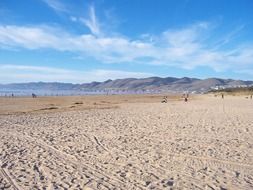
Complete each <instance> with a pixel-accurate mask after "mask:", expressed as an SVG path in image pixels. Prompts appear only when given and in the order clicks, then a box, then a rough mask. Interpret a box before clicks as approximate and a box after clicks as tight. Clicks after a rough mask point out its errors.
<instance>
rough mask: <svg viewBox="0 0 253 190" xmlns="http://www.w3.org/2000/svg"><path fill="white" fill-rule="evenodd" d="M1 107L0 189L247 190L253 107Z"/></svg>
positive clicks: (116, 101) (59, 100) (72, 100)
mask: <svg viewBox="0 0 253 190" xmlns="http://www.w3.org/2000/svg"><path fill="white" fill-rule="evenodd" d="M161 100H162V97H161V96H94V97H46V98H37V99H32V98H13V99H12V98H0V166H1V168H0V189H20V190H23V189H24V190H26V189H87V190H88V189H127V190H128V189H155V190H157V189H194V190H195V189H203V190H206V189H219V190H224V189H253V122H252V118H253V100H250V99H245V98H244V97H232V96H231V97H225V99H224V100H222V99H221V98H219V97H217V98H214V97H211V96H200V97H196V98H194V99H190V101H189V102H187V103H185V102H183V100H181V99H180V98H179V97H171V99H170V98H169V101H168V103H167V104H165V103H164V104H162V103H160V101H161Z"/></svg>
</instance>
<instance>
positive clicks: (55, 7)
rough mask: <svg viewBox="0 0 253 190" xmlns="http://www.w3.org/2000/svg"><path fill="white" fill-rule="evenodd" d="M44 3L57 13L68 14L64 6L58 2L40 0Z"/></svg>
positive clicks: (54, 0)
mask: <svg viewBox="0 0 253 190" xmlns="http://www.w3.org/2000/svg"><path fill="white" fill-rule="evenodd" d="M42 1H44V2H45V3H46V4H47V5H48V6H49V7H51V8H52V9H53V10H55V11H57V12H68V10H67V8H66V6H65V4H63V3H61V1H59V0H42Z"/></svg>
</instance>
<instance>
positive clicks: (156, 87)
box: [0, 77, 253, 93]
mask: <svg viewBox="0 0 253 190" xmlns="http://www.w3.org/2000/svg"><path fill="white" fill-rule="evenodd" d="M251 85H253V81H243V80H233V79H220V78H208V79H197V78H188V77H183V78H175V77H166V78H161V77H149V78H140V79H137V78H126V79H116V80H107V81H104V82H91V83H83V84H72V83H59V82H31V83H12V84H0V90H1V91H4V90H8V91H11V90H30V91H31V90H34V91H37V90H40V91H43V90H44V91H68V90H69V91H87V92H88V91H104V92H105V91H115V92H127V91H129V92H130V91H131V92H140V91H141V92H166V91H168V92H184V91H189V92H196V93H198V92H207V91H209V90H211V89H214V88H226V87H239V86H251Z"/></svg>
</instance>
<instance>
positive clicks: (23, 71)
mask: <svg viewBox="0 0 253 190" xmlns="http://www.w3.org/2000/svg"><path fill="white" fill-rule="evenodd" d="M0 73H1V75H0V83H9V82H10V81H19V82H31V81H43V82H55V81H57V82H72V83H85V82H92V81H105V80H108V79H121V78H143V77H149V76H153V74H151V73H143V72H128V71H121V70H102V69H99V70H90V71H79V70H68V69H60V68H54V67H40V66H28V65H0Z"/></svg>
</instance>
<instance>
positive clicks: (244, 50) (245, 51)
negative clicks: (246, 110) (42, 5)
mask: <svg viewBox="0 0 253 190" xmlns="http://www.w3.org/2000/svg"><path fill="white" fill-rule="evenodd" d="M89 25H90V29H91V31H92V33H91V34H82V35H74V34H70V33H67V32H66V31H64V30H61V29H58V28H52V27H46V26H43V27H41V26H35V27H31V26H15V25H12V26H8V25H7V26H3V25H2V26H1V25H0V48H1V47H2V48H6V47H8V48H27V49H40V48H51V49H55V50H58V51H69V52H75V53H76V54H77V55H78V56H79V57H83V58H85V57H86V56H92V57H94V58H95V59H97V60H98V61H100V62H103V63H141V64H153V65H168V66H175V67H178V68H184V69H193V68H196V67H198V66H207V67H210V68H212V69H214V70H215V71H223V70H228V69H232V70H238V69H248V68H249V67H252V64H253V48H252V46H251V47H250V46H246V45H243V44H238V46H236V47H230V49H221V48H217V44H215V47H216V48H213V47H210V45H209V44H208V37H209V36H208V35H209V34H210V31H209V28H210V24H209V23H204V22H202V23H196V24H193V25H191V26H188V27H184V28H181V29H174V30H171V29H170V30H167V31H164V32H163V33H162V34H160V35H152V34H145V35H142V36H141V37H140V38H138V39H129V38H126V37H122V36H103V35H98V34H101V31H100V29H99V27H98V26H97V20H96V17H95V12H94V9H93V8H91V10H90V19H89ZM236 30H238V29H236ZM147 38H152V40H147ZM221 43H229V42H228V41H227V40H225V42H224V41H223V40H221Z"/></svg>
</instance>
